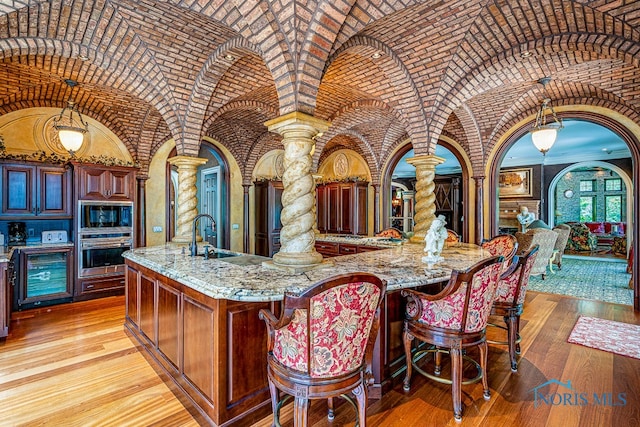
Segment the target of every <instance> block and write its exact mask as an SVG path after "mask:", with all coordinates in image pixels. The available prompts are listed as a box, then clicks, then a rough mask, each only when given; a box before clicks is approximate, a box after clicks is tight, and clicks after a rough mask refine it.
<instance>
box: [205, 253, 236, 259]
mask: <svg viewBox="0 0 640 427" xmlns="http://www.w3.org/2000/svg"><path fill="white" fill-rule="evenodd" d="M198 256H201V257H204V253H202V254H198ZM234 256H239V255H238V254H230V253H227V252H209V259H219V258H230V257H234Z"/></svg>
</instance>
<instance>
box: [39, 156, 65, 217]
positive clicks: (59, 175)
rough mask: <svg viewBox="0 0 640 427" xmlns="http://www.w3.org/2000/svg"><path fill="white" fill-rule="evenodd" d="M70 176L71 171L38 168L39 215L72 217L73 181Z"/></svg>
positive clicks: (55, 168)
mask: <svg viewBox="0 0 640 427" xmlns="http://www.w3.org/2000/svg"><path fill="white" fill-rule="evenodd" d="M69 175H70V173H69V170H67V169H65V168H57V167H39V168H38V206H37V208H36V214H37V215H45V216H70V215H71V180H70V179H69Z"/></svg>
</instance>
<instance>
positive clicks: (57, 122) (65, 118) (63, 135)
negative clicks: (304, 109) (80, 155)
mask: <svg viewBox="0 0 640 427" xmlns="http://www.w3.org/2000/svg"><path fill="white" fill-rule="evenodd" d="M65 112H68V114H67V115H65ZM74 114H75V115H76V117H77V118H74ZM53 127H54V128H55V129H56V130H57V131H58V138H59V139H60V144H62V146H63V147H64V149H65V150H67V151H69V152H70V153H75V152H76V151H78V150H79V149H80V147H82V143H83V142H84V134H85V133H87V131H88V130H89V126H88V125H87V123H86V122H85V121H84V120H83V119H82V115H80V112H79V111H78V110H77V108H76V106H75V104H74V102H73V101H71V100H69V101H68V105H67V106H66V107H65V108H64V109H63V110H62V111H61V112H60V115H59V116H58V117H56V118H55V119H54V121H53Z"/></svg>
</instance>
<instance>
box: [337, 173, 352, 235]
mask: <svg viewBox="0 0 640 427" xmlns="http://www.w3.org/2000/svg"><path fill="white" fill-rule="evenodd" d="M353 192H354V189H353V186H352V185H351V184H346V185H341V186H340V207H339V208H338V209H339V210H340V223H341V228H340V232H341V233H342V234H354V233H355V228H354V222H355V221H354V218H353V215H354V196H353Z"/></svg>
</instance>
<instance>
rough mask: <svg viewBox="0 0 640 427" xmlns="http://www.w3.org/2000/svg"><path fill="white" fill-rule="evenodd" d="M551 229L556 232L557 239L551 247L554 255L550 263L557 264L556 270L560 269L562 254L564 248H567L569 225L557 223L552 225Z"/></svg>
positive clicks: (569, 233) (569, 232)
mask: <svg viewBox="0 0 640 427" xmlns="http://www.w3.org/2000/svg"><path fill="white" fill-rule="evenodd" d="M553 231H555V232H556V233H558V239H557V240H556V244H555V246H554V248H553V252H554V255H553V258H552V259H551V263H552V264H555V265H557V266H558V270H562V255H564V250H565V249H566V248H567V243H568V242H569V236H570V235H571V227H570V226H568V225H567V224H558V225H556V226H555V227H553Z"/></svg>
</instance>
